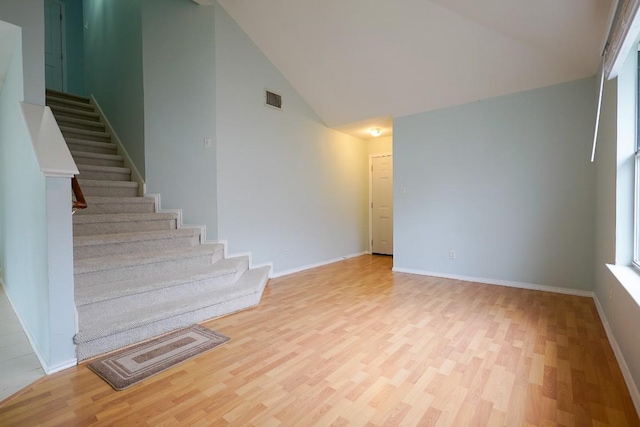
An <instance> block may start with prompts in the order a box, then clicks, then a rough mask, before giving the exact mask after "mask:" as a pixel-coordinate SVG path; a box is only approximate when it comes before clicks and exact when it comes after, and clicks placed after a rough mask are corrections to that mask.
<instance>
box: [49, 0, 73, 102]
mask: <svg viewBox="0 0 640 427" xmlns="http://www.w3.org/2000/svg"><path fill="white" fill-rule="evenodd" d="M48 1H50V2H51V3H56V4H59V5H60V15H62V18H61V19H60V31H61V34H60V44H61V46H60V50H61V51H62V60H61V61H60V62H61V65H60V67H61V69H60V72H61V73H62V92H66V91H67V86H68V85H67V11H66V5H65V4H64V3H63V2H61V1H60V0H48ZM45 33H46V29H45ZM45 37H46V36H45Z"/></svg>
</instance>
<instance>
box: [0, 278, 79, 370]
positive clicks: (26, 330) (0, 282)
mask: <svg viewBox="0 0 640 427" xmlns="http://www.w3.org/2000/svg"><path fill="white" fill-rule="evenodd" d="M0 286H2V290H3V291H4V294H5V295H6V296H7V300H9V304H11V308H12V309H13V312H14V313H15V315H16V317H17V318H18V321H19V322H20V326H22V330H23V331H24V334H25V335H26V336H27V339H28V340H29V344H31V348H32V349H33V353H34V354H35V355H36V357H37V358H38V362H40V366H42V370H43V371H44V373H45V374H47V375H51V374H53V373H55V372H58V371H62V370H63V369H67V368H70V367H72V366H76V365H77V364H78V359H76V358H73V359H69V360H67V361H65V362H62V363H59V364H57V365H54V366H50V365H49V364H48V363H47V361H46V359H45V358H44V357H43V355H42V351H41V350H40V347H38V342H37V341H36V340H35V339H34V338H33V336H32V335H31V331H29V328H28V327H27V324H26V322H25V321H24V319H23V318H22V316H21V315H20V312H19V311H18V310H16V306H15V304H14V303H13V301H12V300H11V296H10V295H9V294H8V293H7V287H6V285H5V283H4V280H2V277H0Z"/></svg>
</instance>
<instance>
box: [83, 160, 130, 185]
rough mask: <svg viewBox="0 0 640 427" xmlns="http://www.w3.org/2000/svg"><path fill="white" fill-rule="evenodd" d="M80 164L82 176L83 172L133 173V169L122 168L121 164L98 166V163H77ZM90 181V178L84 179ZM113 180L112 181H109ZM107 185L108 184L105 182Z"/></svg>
mask: <svg viewBox="0 0 640 427" xmlns="http://www.w3.org/2000/svg"><path fill="white" fill-rule="evenodd" d="M76 166H78V170H79V171H80V174H81V175H80V176H82V172H83V171H84V172H105V173H122V174H126V173H129V174H130V173H131V169H129V168H121V167H119V166H97V165H76ZM83 181H88V180H86V179H85V180H83ZM90 181H108V180H100V179H94V180H90ZM108 182H111V181H108ZM105 185H106V184H105Z"/></svg>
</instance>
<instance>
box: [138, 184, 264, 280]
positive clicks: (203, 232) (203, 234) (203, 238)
mask: <svg viewBox="0 0 640 427" xmlns="http://www.w3.org/2000/svg"><path fill="white" fill-rule="evenodd" d="M145 196H146V197H152V198H153V199H154V203H155V207H156V212H168V213H174V214H176V215H177V216H178V220H177V226H178V228H197V229H199V230H200V243H201V244H203V245H212V244H217V245H222V249H223V254H224V258H225V259H227V258H234V257H241V256H246V257H248V258H249V269H251V268H256V267H262V266H263V265H270V264H261V265H253V259H252V255H251V252H242V253H236V254H229V252H228V247H229V245H228V242H227V240H208V239H207V226H206V225H199V224H185V223H183V222H182V209H163V208H162V197H161V196H160V194H158V193H153V194H145ZM271 269H272V270H273V267H272V268H271Z"/></svg>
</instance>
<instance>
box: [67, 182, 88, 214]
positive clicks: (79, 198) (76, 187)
mask: <svg viewBox="0 0 640 427" xmlns="http://www.w3.org/2000/svg"><path fill="white" fill-rule="evenodd" d="M71 189H73V195H74V196H75V198H76V199H75V200H74V201H73V209H74V210H75V209H86V208H87V201H86V200H85V199H84V194H82V189H81V188H80V184H79V183H78V178H76V177H75V176H74V177H73V178H71Z"/></svg>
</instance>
